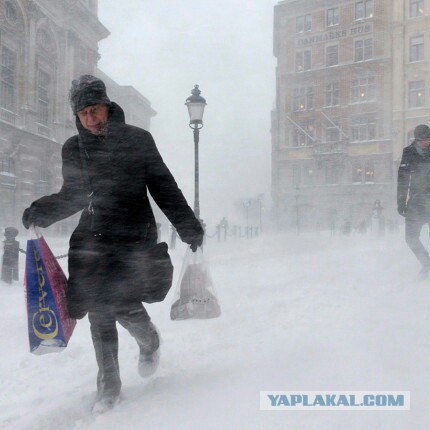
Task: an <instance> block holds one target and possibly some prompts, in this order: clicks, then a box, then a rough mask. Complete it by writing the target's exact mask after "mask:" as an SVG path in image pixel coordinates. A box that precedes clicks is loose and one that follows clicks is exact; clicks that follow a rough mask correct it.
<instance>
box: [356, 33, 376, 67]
mask: <svg viewBox="0 0 430 430" xmlns="http://www.w3.org/2000/svg"><path fill="white" fill-rule="evenodd" d="M371 58H373V39H359V40H356V41H354V61H355V62H358V61H366V60H370V59H371Z"/></svg>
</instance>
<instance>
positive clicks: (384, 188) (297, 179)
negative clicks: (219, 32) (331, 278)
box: [272, 0, 430, 229]
mask: <svg viewBox="0 0 430 430" xmlns="http://www.w3.org/2000/svg"><path fill="white" fill-rule="evenodd" d="M429 14H430V1H429V0H419V1H416V0H401V1H395V2H393V1H387V0H361V1H353V0H343V1H342V0H325V1H322V0H285V1H281V2H280V3H279V4H278V5H277V6H275V20H274V55H275V56H276V58H277V71H276V78H277V81H276V85H277V101H276V108H275V109H274V111H273V112H272V196H273V200H274V206H275V210H276V215H277V218H278V220H279V223H280V225H281V226H282V227H286V228H292V227H297V228H309V229H312V228H337V227H340V225H341V224H342V223H343V222H344V221H345V220H347V221H349V222H351V223H352V225H353V226H357V225H358V224H359V223H360V222H362V221H366V222H369V219H370V217H371V216H372V208H373V206H374V202H375V201H376V200H380V201H381V203H382V206H383V207H384V208H385V210H384V212H385V217H386V218H387V220H389V221H390V222H391V221H393V222H395V221H396V220H397V218H396V217H397V215H396V204H395V188H396V173H397V166H398V161H399V158H400V156H401V153H402V148H403V147H404V146H405V145H406V144H407V143H408V142H409V141H410V137H411V133H412V131H413V129H414V127H415V126H416V125H417V124H420V123H428V122H429V115H430V103H429V102H428V101H426V99H425V93H426V85H427V82H426V80H425V75H426V72H427V71H428V70H429V60H430V53H429V52H425V49H424V46H425V44H426V43H427V44H430V39H429V30H428V29H429V28H430V27H429V23H430V18H429Z"/></svg>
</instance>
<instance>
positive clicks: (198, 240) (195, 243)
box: [190, 233, 203, 252]
mask: <svg viewBox="0 0 430 430" xmlns="http://www.w3.org/2000/svg"><path fill="white" fill-rule="evenodd" d="M202 244H203V233H202V234H198V235H196V236H195V237H194V238H193V239H192V240H191V242H190V248H191V251H193V252H196V251H197V248H198V247H199V246H202Z"/></svg>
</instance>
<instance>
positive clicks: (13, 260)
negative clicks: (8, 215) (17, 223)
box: [1, 227, 19, 284]
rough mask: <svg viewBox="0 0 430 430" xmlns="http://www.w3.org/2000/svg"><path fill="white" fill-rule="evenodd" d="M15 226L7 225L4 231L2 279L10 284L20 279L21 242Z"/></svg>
mask: <svg viewBox="0 0 430 430" xmlns="http://www.w3.org/2000/svg"><path fill="white" fill-rule="evenodd" d="M18 233H19V232H18V230H17V229H16V228H15V227H6V228H5V231H4V237H5V240H4V241H3V246H4V250H3V259H2V267H1V279H2V281H4V282H7V283H8V284H11V283H12V281H18V280H19V275H18V267H19V265H18V261H19V242H18V241H17V240H16V239H15V238H16V236H18Z"/></svg>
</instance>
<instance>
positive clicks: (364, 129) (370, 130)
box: [351, 114, 376, 142]
mask: <svg viewBox="0 0 430 430" xmlns="http://www.w3.org/2000/svg"><path fill="white" fill-rule="evenodd" d="M375 138H376V118H375V115H374V114H370V115H357V116H354V117H353V118H352V120H351V139H352V141H353V142H363V141H368V140H375Z"/></svg>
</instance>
